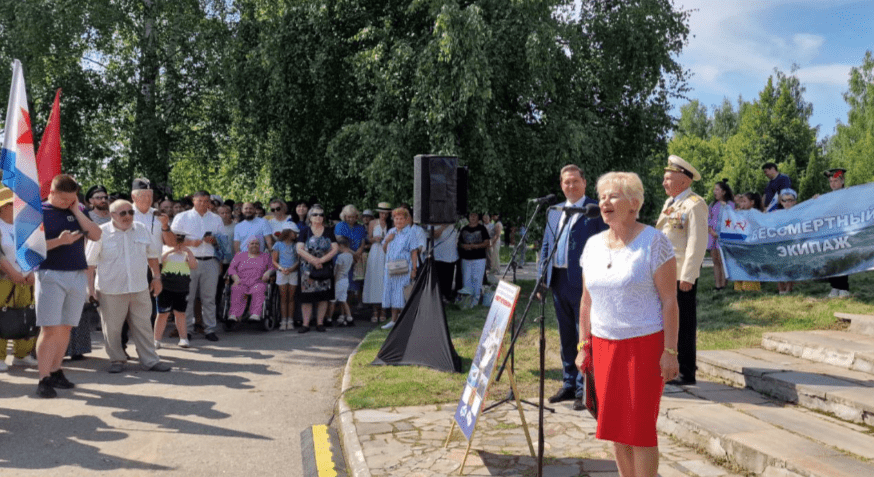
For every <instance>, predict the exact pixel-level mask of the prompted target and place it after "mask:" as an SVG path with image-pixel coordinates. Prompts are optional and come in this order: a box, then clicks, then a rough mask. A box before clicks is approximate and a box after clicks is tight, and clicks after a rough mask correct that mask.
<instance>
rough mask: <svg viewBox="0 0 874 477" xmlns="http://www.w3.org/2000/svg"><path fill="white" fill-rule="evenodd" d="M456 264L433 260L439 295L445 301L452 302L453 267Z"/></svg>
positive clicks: (453, 291)
mask: <svg viewBox="0 0 874 477" xmlns="http://www.w3.org/2000/svg"><path fill="white" fill-rule="evenodd" d="M457 262H458V260H456V261H455V262H441V261H439V260H434V261H433V262H432V263H433V264H434V270H436V271H437V283H439V284H440V294H441V295H443V298H445V299H447V300H454V299H455V296H456V293H455V286H454V282H455V265H456V263H457Z"/></svg>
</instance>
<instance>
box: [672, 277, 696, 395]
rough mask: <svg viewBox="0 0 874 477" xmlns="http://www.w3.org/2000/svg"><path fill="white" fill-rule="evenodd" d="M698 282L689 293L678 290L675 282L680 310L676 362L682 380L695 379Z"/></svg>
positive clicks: (678, 284)
mask: <svg viewBox="0 0 874 477" xmlns="http://www.w3.org/2000/svg"><path fill="white" fill-rule="evenodd" d="M697 294H698V280H695V283H694V284H693V285H692V289H691V290H689V291H686V292H684V291H682V290H680V282H677V306H678V307H679V308H680V328H679V333H678V337H677V361H679V362H680V377H681V378H682V379H695V371H696V370H697V369H698V367H697V366H696V364H695V360H696V359H697V349H698V347H697V342H696V341H697V333H698V314H697V310H696V308H697V298H696V296H697Z"/></svg>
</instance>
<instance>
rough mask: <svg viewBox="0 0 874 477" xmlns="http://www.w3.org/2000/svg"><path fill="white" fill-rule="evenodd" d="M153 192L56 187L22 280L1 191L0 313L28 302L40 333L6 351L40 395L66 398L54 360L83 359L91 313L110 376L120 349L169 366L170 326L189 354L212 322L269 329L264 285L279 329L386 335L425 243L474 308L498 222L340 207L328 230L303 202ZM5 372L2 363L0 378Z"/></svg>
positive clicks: (139, 183)
mask: <svg viewBox="0 0 874 477" xmlns="http://www.w3.org/2000/svg"><path fill="white" fill-rule="evenodd" d="M158 193H159V192H157V191H156V190H155V189H154V188H153V187H152V183H151V182H150V181H149V180H148V179H145V178H137V179H135V180H134V181H133V182H132V183H131V191H130V193H115V194H109V193H108V191H107V189H106V187H103V186H102V185H94V186H92V187H90V188H88V189H87V190H86V191H84V194H83V193H82V190H81V188H80V186H79V184H78V183H77V182H76V181H75V180H74V179H73V178H72V177H71V176H68V175H63V174H62V175H59V176H57V177H55V178H54V180H53V181H52V187H51V192H50V193H49V196H48V199H47V200H46V201H45V202H44V203H43V216H44V222H45V234H46V246H47V247H46V248H47V250H48V256H47V258H46V260H45V261H44V262H43V263H42V264H40V266H39V267H38V269H37V270H36V271H32V272H28V273H22V271H21V268H19V267H18V264H17V262H16V260H15V255H16V250H15V240H14V228H13V213H12V197H13V194H12V191H11V190H9V189H6V188H4V189H0V219H2V220H0V232H2V251H3V255H2V257H0V270H2V273H3V278H2V279H0V292H3V293H6V294H8V295H9V297H8V298H7V302H8V305H9V306H17V307H25V306H28V305H30V304H34V303H35V305H36V315H37V325H38V326H40V327H41V328H40V334H39V337H38V338H31V339H25V340H16V341H15V343H14V345H13V350H14V354H15V357H14V359H13V360H12V365H15V366H37V367H38V368H39V378H40V379H39V383H38V386H37V394H38V395H39V396H41V397H45V398H51V397H55V396H56V395H57V389H68V388H71V387H73V386H74V384H73V383H72V382H70V381H69V380H68V379H67V377H66V376H65V375H64V372H63V369H62V364H63V360H64V358H65V357H66V356H69V357H70V358H71V359H84V357H85V356H84V355H86V354H87V353H89V352H90V351H91V331H92V326H93V324H94V323H93V322H92V321H93V320H92V319H91V314H93V312H94V310H95V309H96V310H97V314H98V315H99V325H98V326H99V327H100V329H101V331H102V334H103V338H104V342H105V348H106V352H107V355H108V356H109V366H108V368H107V371H108V372H110V373H120V372H123V371H124V370H125V368H126V366H127V363H128V361H129V360H130V357H129V355H128V353H127V344H128V341H132V342H133V344H134V346H135V348H136V351H137V357H138V360H139V365H140V366H141V367H143V368H144V369H146V370H150V371H158V372H162V371H169V370H170V366H169V365H168V364H166V363H164V362H162V361H161V360H160V357H159V355H158V350H159V349H161V348H162V347H164V346H168V345H167V344H166V334H167V333H166V331H167V327H168V323H170V322H171V320H172V322H173V325H174V326H173V327H172V328H175V329H173V330H171V332H170V335H172V336H176V337H177V338H178V346H179V347H180V348H189V347H191V339H192V338H193V337H194V335H195V333H196V332H200V333H202V334H203V336H204V338H205V339H206V340H208V341H213V342H215V341H219V339H220V338H219V335H218V333H219V332H220V330H219V325H220V321H221V320H224V327H223V328H224V331H228V332H230V331H233V330H235V329H236V328H238V327H239V326H240V325H241V324H242V322H243V321H244V320H245V319H248V320H249V321H260V320H263V319H266V317H265V316H262V310H263V309H264V303H265V299H266V293H267V289H268V287H271V286H275V287H276V288H275V289H276V290H277V292H278V301H279V304H278V307H277V308H278V310H279V314H280V315H281V316H278V317H274V318H276V320H277V322H278V325H279V326H278V329H279V330H280V331H286V330H296V331H297V332H298V333H306V332H309V331H311V330H312V329H315V331H317V332H324V331H325V329H326V327H327V326H353V325H354V322H355V319H354V316H355V315H356V314H357V315H358V316H362V315H363V316H367V315H370V317H371V318H370V319H371V321H372V322H374V323H378V322H386V323H384V324H383V325H382V327H383V328H384V329H390V328H391V327H393V326H394V324H395V323H396V322H397V319H398V316H399V314H400V312H401V310H402V309H403V307H404V304H405V302H406V299H407V294H406V293H409V288H410V287H411V286H412V284H413V283H414V281H415V279H416V277H417V274H418V273H419V271H420V270H421V268H422V264H423V263H424V260H425V254H426V253H427V252H428V248H427V247H428V239H429V234H430V235H431V238H433V239H434V242H433V255H434V259H435V261H434V263H435V268H436V270H437V274H438V278H439V280H440V281H441V283H444V284H445V286H444V287H443V290H444V291H445V292H444V299H446V300H447V301H449V300H455V299H457V297H458V296H459V294H470V295H472V296H473V297H474V298H473V299H474V300H475V301H477V300H479V299H480V297H481V295H482V285H483V283H484V281H485V279H486V269H487V266H488V267H490V269H491V270H492V271H496V270H497V269H498V267H499V254H498V250H499V247H500V242H499V236H500V233H501V230H502V225H501V223H500V221H499V218H498V217H497V216H496V215H495V216H490V215H488V214H478V213H471V214H470V215H469V216H468V218H467V219H468V221H469V223H467V224H465V225H464V226H463V227H462V226H460V225H459V226H458V227H454V226H452V225H449V226H440V227H436V228H429V229H428V230H426V229H425V228H423V227H421V226H419V225H417V224H414V223H413V217H412V213H411V208H410V207H409V206H408V205H401V206H399V207H392V206H391V204H389V203H387V202H380V203H379V204H378V205H377V206H376V207H375V211H376V212H375V213H374V212H373V211H371V210H364V211H363V213H362V212H359V210H358V208H357V207H356V206H355V205H351V204H350V205H346V206H345V207H343V208H342V210H340V211H339V214H338V215H337V216H336V217H333V218H332V217H331V216H329V213H328V211H326V210H325V208H324V207H323V206H321V205H320V204H318V203H311V202H310V201H304V200H301V201H296V202H286V201H285V200H282V199H279V198H273V199H270V200H269V201H268V202H267V204H268V207H267V208H266V209H265V208H264V207H263V205H262V204H261V203H258V202H235V201H233V200H230V199H224V198H222V197H220V196H217V195H210V194H209V193H208V192H206V191H198V192H196V193H194V194H192V195H191V196H188V197H183V198H181V199H179V200H173V199H172V197H170V196H167V195H162V196H157V194H158ZM289 204H291V205H293V209H292V210H289V209H290V207H289ZM332 219H333V220H332ZM405 292H406V293H405ZM4 296H5V295H4ZM223 297H227V300H228V306H227V307H226V308H227V313H226V314H224V315H223V309H224V307H222V309H219V305H220V304H223ZM2 344H3V346H2V350H3V357H4V358H5V357H6V356H5V354H6V352H7V346H6V343H5V341H4V342H3V343H2ZM34 356H35V357H34ZM6 367H7V364H6V361H5V359H4V360H3V361H0V370H3V369H6Z"/></svg>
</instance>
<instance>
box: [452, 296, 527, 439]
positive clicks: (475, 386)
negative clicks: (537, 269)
mask: <svg viewBox="0 0 874 477" xmlns="http://www.w3.org/2000/svg"><path fill="white" fill-rule="evenodd" d="M520 291H521V288H519V287H518V286H517V285H513V284H512V283H508V282H505V281H503V280H501V282H500V283H498V288H497V290H495V299H494V300H492V306H491V307H490V308H489V314H488V316H487V317H486V324H485V326H484V327H483V334H482V336H481V337H480V340H479V346H477V349H476V354H475V355H474V358H473V363H471V365H470V372H469V373H468V375H467V380H465V383H464V391H462V393H461V399H460V400H459V401H458V407H456V409H455V422H456V423H457V424H458V427H459V428H460V429H461V431H462V432H463V433H464V437H466V438H467V440H468V441H469V440H470V439H471V437H472V436H473V430H474V428H476V420H477V417H479V414H480V412H482V409H483V401H484V400H485V398H486V394H487V392H488V389H489V386H490V385H491V384H492V375H493V374H494V371H495V366H496V365H497V362H498V359H497V358H498V356H500V354H501V348H502V346H503V343H504V335H505V334H506V333H507V325H508V324H509V323H510V317H512V316H513V312H514V310H515V309H516V301H517V300H518V299H519V292H520Z"/></svg>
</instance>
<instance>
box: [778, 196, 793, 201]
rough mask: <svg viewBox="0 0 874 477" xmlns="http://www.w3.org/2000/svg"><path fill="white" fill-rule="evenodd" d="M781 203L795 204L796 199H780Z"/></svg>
mask: <svg viewBox="0 0 874 477" xmlns="http://www.w3.org/2000/svg"><path fill="white" fill-rule="evenodd" d="M780 202H795V199H793V198H791V197H790V198H788V199H780Z"/></svg>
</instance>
